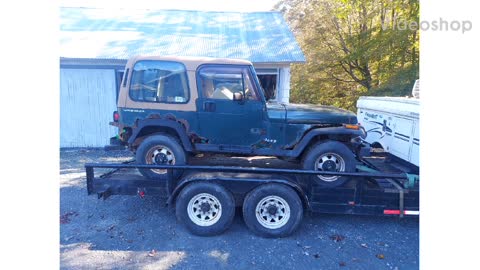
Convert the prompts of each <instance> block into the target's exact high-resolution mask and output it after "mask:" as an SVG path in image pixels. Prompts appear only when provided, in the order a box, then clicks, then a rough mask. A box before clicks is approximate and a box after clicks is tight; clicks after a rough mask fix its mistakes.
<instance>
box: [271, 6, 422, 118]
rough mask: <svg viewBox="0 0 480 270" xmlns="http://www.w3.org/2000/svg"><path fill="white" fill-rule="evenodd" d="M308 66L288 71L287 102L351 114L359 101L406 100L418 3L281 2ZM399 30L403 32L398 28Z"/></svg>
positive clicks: (412, 75) (414, 65)
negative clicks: (371, 98)
mask: <svg viewBox="0 0 480 270" xmlns="http://www.w3.org/2000/svg"><path fill="white" fill-rule="evenodd" d="M275 8H276V9H277V10H280V11H281V12H282V13H283V14H284V16H285V19H286V21H287V22H288V23H289V25H290V27H291V28H292V31H293V32H294V34H295V35H296V37H297V39H298V41H299V43H300V46H301V47H302V49H303V51H304V53H305V56H306V59H307V63H306V64H303V65H302V64H299V65H293V66H292V91H291V98H292V102H300V103H305V102H310V103H311V102H314V103H322V104H329V105H335V106H339V107H343V108H346V109H350V110H354V109H355V103H356V100H357V99H358V97H359V96H360V95H407V94H408V93H409V91H410V89H411V87H412V86H413V83H414V81H415V79H416V78H418V58H419V54H418V30H417V29H409V28H407V29H405V30H400V29H399V27H398V24H399V23H403V24H405V23H410V22H417V25H418V19H419V17H418V16H419V15H418V13H419V5H418V0H362V1H360V0H350V1H348V0H282V1H281V2H279V3H278V4H277V5H276V7H275ZM402 29H403V28H402Z"/></svg>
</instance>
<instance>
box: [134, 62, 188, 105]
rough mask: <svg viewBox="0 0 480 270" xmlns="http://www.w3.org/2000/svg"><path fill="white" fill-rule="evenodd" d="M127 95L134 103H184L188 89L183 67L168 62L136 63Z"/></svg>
mask: <svg viewBox="0 0 480 270" xmlns="http://www.w3.org/2000/svg"><path fill="white" fill-rule="evenodd" d="M129 95H130V98H131V99H132V100H134V101H143V102H162V103H186V102H187V101H188V99H189V89H188V82H187V74H186V70H185V67H184V66H183V65H182V64H181V63H177V62H170V61H155V60H144V61H138V62H137V63H135V66H134V67H133V73H132V79H131V83H130V91H129Z"/></svg>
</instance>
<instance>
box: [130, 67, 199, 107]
mask: <svg viewBox="0 0 480 270" xmlns="http://www.w3.org/2000/svg"><path fill="white" fill-rule="evenodd" d="M140 62H160V63H174V64H180V65H181V66H182V67H183V74H185V81H186V87H187V89H186V90H187V91H186V94H187V97H186V100H185V101H182V102H171V101H150V100H138V99H134V98H132V95H131V94H132V90H131V89H132V83H133V73H134V72H135V66H136V65H137V64H138V63H140ZM165 70H167V69H165ZM157 87H158V86H157ZM191 96H192V95H191V93H190V82H189V78H188V70H187V67H186V66H185V64H183V63H182V62H177V61H167V60H150V59H145V60H139V61H137V62H135V64H134V65H133V66H132V71H131V74H130V83H129V85H128V98H129V99H130V100H132V101H134V102H141V103H154V104H187V103H188V102H190V98H191Z"/></svg>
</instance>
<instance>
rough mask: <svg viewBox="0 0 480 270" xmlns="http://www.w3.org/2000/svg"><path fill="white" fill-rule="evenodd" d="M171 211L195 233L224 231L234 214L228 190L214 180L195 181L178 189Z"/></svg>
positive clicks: (207, 234) (231, 197) (211, 233)
mask: <svg viewBox="0 0 480 270" xmlns="http://www.w3.org/2000/svg"><path fill="white" fill-rule="evenodd" d="M175 212H176V216H177V219H178V220H180V221H181V222H182V223H183V224H185V226H186V227H187V229H188V230H189V231H190V232H191V233H193V234H195V235H199V236H211V235H217V234H221V233H222V232H224V231H226V230H227V229H228V228H229V227H230V225H231V224H232V222H233V218H234V216H235V200H234V197H233V195H232V193H231V192H229V191H228V190H227V189H225V188H224V187H222V186H221V185H218V184H215V183H205V182H196V183H192V184H189V185H187V186H186V187H185V188H183V189H182V191H181V192H180V194H179V195H178V197H177V199H176V206H175Z"/></svg>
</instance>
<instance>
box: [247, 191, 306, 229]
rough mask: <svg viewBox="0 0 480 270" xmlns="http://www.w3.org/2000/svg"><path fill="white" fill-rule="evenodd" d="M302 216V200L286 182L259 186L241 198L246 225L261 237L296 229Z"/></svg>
mask: <svg viewBox="0 0 480 270" xmlns="http://www.w3.org/2000/svg"><path fill="white" fill-rule="evenodd" d="M302 217H303V205H302V201H301V200H300V198H299V197H298V195H297V193H296V192H295V191H294V190H293V189H292V188H290V187H287V186H285V185H281V184H264V185H261V186H259V187H257V188H255V189H254V190H252V191H250V192H249V193H248V194H247V196H245V199H244V201H243V219H244V221H245V224H246V225H247V227H248V228H249V229H250V230H252V231H253V232H254V233H256V234H257V235H259V236H262V237H285V236H288V235H290V234H291V233H293V232H294V231H295V230H296V229H297V228H298V226H299V225H300V223H301V221H302Z"/></svg>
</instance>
